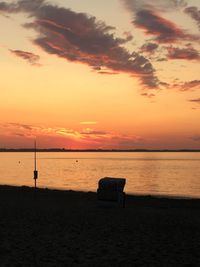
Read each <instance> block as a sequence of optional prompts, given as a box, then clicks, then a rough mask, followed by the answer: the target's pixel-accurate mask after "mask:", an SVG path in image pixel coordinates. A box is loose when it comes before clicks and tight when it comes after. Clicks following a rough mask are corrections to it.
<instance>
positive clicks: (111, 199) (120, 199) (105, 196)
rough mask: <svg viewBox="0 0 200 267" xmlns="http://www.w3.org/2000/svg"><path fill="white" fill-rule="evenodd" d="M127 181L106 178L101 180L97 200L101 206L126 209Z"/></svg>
mask: <svg viewBox="0 0 200 267" xmlns="http://www.w3.org/2000/svg"><path fill="white" fill-rule="evenodd" d="M125 184H126V179H124V178H113V177H104V178H102V179H100V180H99V183H98V189H97V199H98V205H99V206H113V205H116V206H120V207H125V193H124V192H123V190H124V186H125Z"/></svg>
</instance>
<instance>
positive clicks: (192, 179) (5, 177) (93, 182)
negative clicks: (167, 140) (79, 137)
mask: <svg viewBox="0 0 200 267" xmlns="http://www.w3.org/2000/svg"><path fill="white" fill-rule="evenodd" d="M199 161H200V153H177V152H175V153H169V152H168V153H150V152H148V153H145V152H140V153H136V152H133V153H111V152H110V153H103V152H101V153H99V152H98V153H94V152H92V153H91V152H87V153H86V152H85V153H80V152H79V153H78V152H70V153H67V152H65V153H54V152H51V153H45V152H43V153H38V170H39V179H38V186H40V187H50V188H52V187H53V188H62V189H74V190H85V191H96V188H97V183H98V180H99V179H100V178H102V177H104V176H113V177H124V178H126V180H127V185H126V187H125V191H126V192H128V193H142V194H166V193H167V194H171V195H186V196H197V197H198V196H200V180H199V177H200V164H199ZM0 172H1V178H0V183H1V184H16V185H28V186H32V185H33V179H32V172H33V155H32V153H0Z"/></svg>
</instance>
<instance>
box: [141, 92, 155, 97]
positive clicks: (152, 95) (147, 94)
mask: <svg viewBox="0 0 200 267" xmlns="http://www.w3.org/2000/svg"><path fill="white" fill-rule="evenodd" d="M141 95H142V96H145V97H148V98H152V97H154V96H155V94H152V93H151V94H149V93H141Z"/></svg>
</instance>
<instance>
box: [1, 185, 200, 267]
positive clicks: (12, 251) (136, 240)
mask: <svg viewBox="0 0 200 267" xmlns="http://www.w3.org/2000/svg"><path fill="white" fill-rule="evenodd" d="M0 218H1V219H0V266H12V267H14V266H200V254H199V250H200V200H183V199H181V200H177V199H165V198H155V197H150V196H147V197H142V196H127V198H126V207H125V208H124V209H123V208H116V207H113V208H111V207H109V208H104V207H98V206H97V196H96V194H95V193H92V192H89V193H83V192H74V191H58V190H48V189H37V190H36V191H35V190H34V189H33V188H28V187H11V186H0Z"/></svg>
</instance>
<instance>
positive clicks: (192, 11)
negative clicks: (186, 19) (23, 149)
mask: <svg viewBox="0 0 200 267" xmlns="http://www.w3.org/2000/svg"><path fill="white" fill-rule="evenodd" d="M184 11H185V13H186V14H188V15H189V16H190V17H191V18H192V19H194V20H195V21H196V23H197V26H198V28H199V30H200V10H199V9H198V8H197V7H195V6H190V7H186V8H185V10H184Z"/></svg>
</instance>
